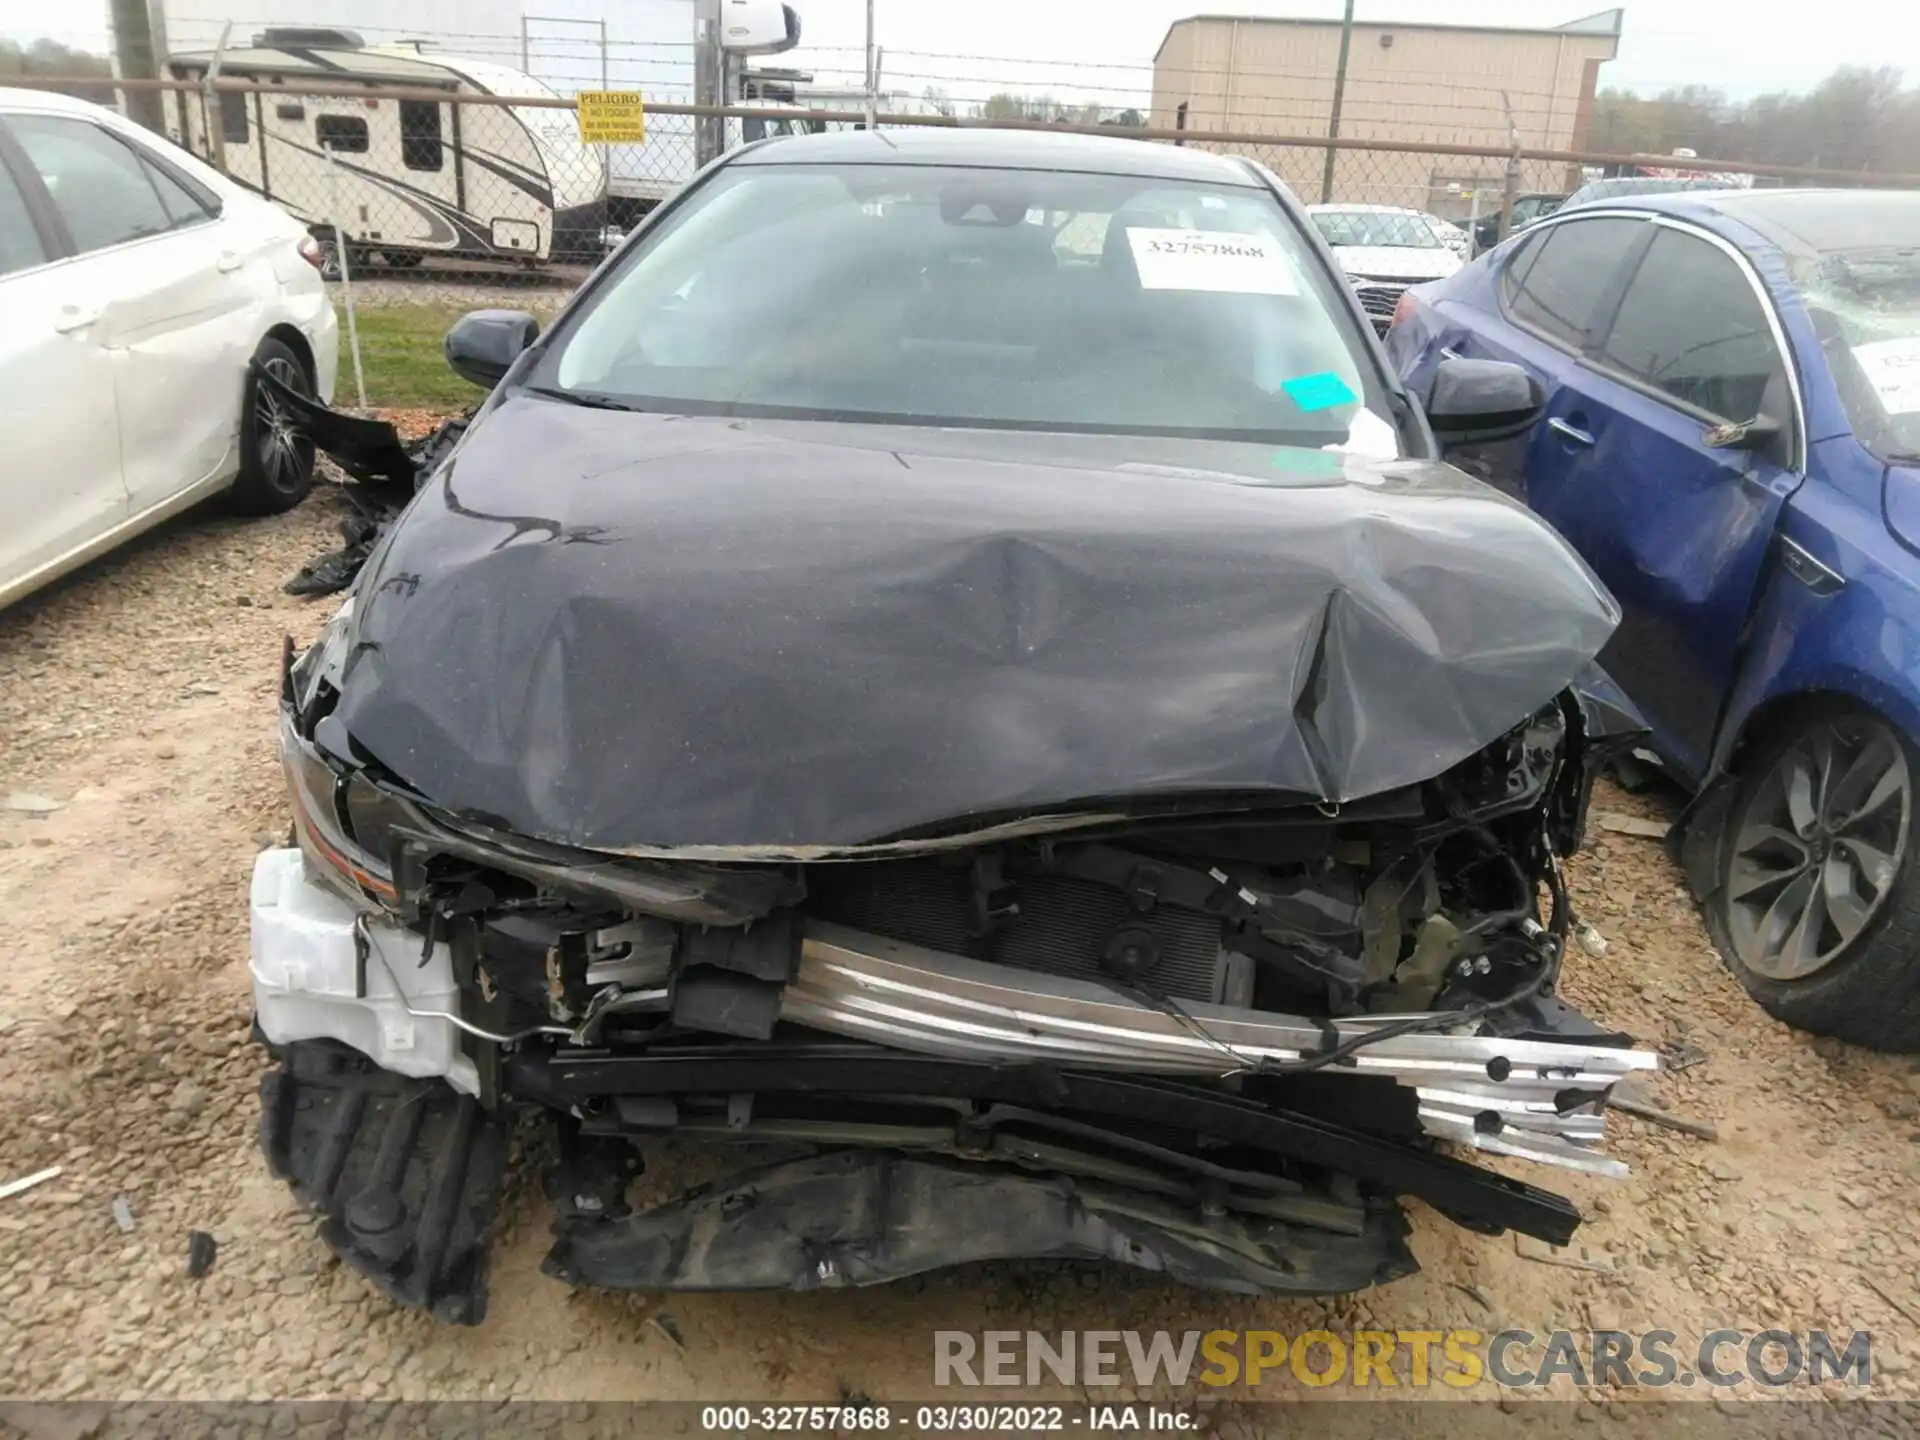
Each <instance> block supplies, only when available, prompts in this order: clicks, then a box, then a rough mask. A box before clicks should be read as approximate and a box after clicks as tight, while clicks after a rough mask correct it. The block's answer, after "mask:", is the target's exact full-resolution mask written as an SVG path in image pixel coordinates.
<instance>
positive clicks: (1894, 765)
mask: <svg viewBox="0 0 1920 1440" xmlns="http://www.w3.org/2000/svg"><path fill="white" fill-rule="evenodd" d="M1914 776H1915V760H1914V750H1913V748H1912V747H1911V746H1910V745H1909V744H1908V743H1907V742H1906V740H1904V739H1903V738H1902V737H1901V736H1900V735H1899V734H1898V733H1897V732H1896V731H1894V730H1893V729H1891V728H1890V727H1889V726H1888V725H1886V724H1885V723H1884V722H1882V721H1881V720H1879V719H1877V718H1875V717H1873V716H1869V715H1865V714H1859V713H1841V714H1830V715H1825V716H1820V717H1816V718H1811V719H1809V720H1807V721H1805V722H1803V723H1801V724H1800V725H1798V726H1797V727H1795V729H1794V730H1793V731H1792V732H1791V733H1789V734H1787V735H1784V736H1782V737H1781V738H1780V739H1779V740H1777V741H1776V742H1775V743H1774V744H1773V745H1772V746H1770V747H1768V748H1767V749H1766V750H1764V751H1763V752H1762V753H1761V754H1760V755H1758V756H1756V757H1755V761H1754V763H1753V765H1752V766H1751V767H1750V768H1749V769H1748V770H1747V771H1746V778H1745V779H1744V781H1743V782H1742V785H1741V793H1740V794H1739V796H1738V798H1737V799H1736V800H1735V802H1734V806H1733V813H1732V816H1731V824H1730V827H1729V830H1728V845H1727V848H1726V850H1725V852H1723V853H1725V854H1726V856H1727V859H1726V866H1727V868H1726V883H1725V885H1724V886H1723V887H1722V889H1721V891H1720V896H1719V904H1720V913H1719V915H1718V916H1717V917H1715V918H1716V919H1717V920H1718V921H1719V925H1718V926H1717V927H1716V928H1718V929H1719V930H1720V933H1721V937H1722V939H1723V943H1724V946H1725V948H1726V950H1727V951H1728V952H1729V954H1730V958H1731V959H1732V960H1733V962H1734V968H1735V970H1736V971H1737V972H1738V973H1739V975H1740V978H1741V980H1742V981H1743V983H1745V985H1746V987H1747V989H1748V990H1749V991H1751V992H1752V993H1753V995H1754V996H1755V998H1756V999H1758V1000H1759V1001H1760V1002H1761V1003H1762V1004H1763V1005H1765V1006H1766V1008H1767V1009H1768V1010H1769V1011H1771V1012H1772V1013H1773V1014H1774V1015H1776V1016H1778V1017H1779V1018H1780V1019H1782V1020H1785V1021H1786V1022H1787V1023H1789V1024H1791V1025H1798V1026H1801V1027H1803V1028H1805V1029H1809V1030H1814V1031H1819V1032H1824V1033H1828V1034H1832V1035H1837V1036H1839V1037H1840V1038H1842V1039H1846V1040H1853V1041H1855V1042H1857V1043H1860V1044H1864V1045H1872V1046H1876V1047H1879V1048H1885V1049H1910V1048H1913V1047H1915V1046H1916V1045H1920V884H1915V883H1914V881H1913V877H1912V875H1911V874H1910V873H1909V872H1911V871H1912V870H1913V868H1914V865H1913V854H1914V849H1915V847H1914V845H1913V843H1912V834H1913V822H1914V813H1913V801H1914Z"/></svg>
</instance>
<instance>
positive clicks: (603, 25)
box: [520, 20, 613, 90]
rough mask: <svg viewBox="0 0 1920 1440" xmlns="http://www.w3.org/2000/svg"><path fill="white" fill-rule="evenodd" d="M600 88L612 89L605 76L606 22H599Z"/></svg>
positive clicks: (523, 22)
mask: <svg viewBox="0 0 1920 1440" xmlns="http://www.w3.org/2000/svg"><path fill="white" fill-rule="evenodd" d="M520 23H521V24H523V25H524V24H525V23H526V22H525V21H524V20H523V21H521V22H520ZM600 88H601V89H602V90H611V89H612V88H613V84H612V81H611V80H609V78H608V76H607V22H606V21H604V20H602V21H601V22H600Z"/></svg>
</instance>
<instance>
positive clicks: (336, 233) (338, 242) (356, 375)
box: [323, 145, 367, 415]
mask: <svg viewBox="0 0 1920 1440" xmlns="http://www.w3.org/2000/svg"><path fill="white" fill-rule="evenodd" d="M323 148H324V149H325V150H326V152H327V192H328V200H327V218H328V219H330V220H331V221H332V222H333V255H334V263H335V264H337V265H338V266H339V267H340V298H341V302H342V303H343V304H345V305H346V307H347V350H348V352H349V353H350V354H351V355H352V356H353V384H354V388H355V390H357V391H358V392H359V395H360V413H361V414H362V415H364V414H366V413H367V372H366V370H365V368H363V367H362V366H361V364H360V327H359V326H358V325H357V324H356V323H355V321H354V314H353V267H352V266H351V265H350V264H349V263H348V261H347V234H346V231H344V230H342V229H341V228H340V161H339V159H338V158H337V157H336V156H335V155H334V153H333V147H332V146H331V145H328V146H324V147H323Z"/></svg>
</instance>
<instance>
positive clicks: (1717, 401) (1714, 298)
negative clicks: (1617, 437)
mask: <svg viewBox="0 0 1920 1440" xmlns="http://www.w3.org/2000/svg"><path fill="white" fill-rule="evenodd" d="M1601 356H1602V358H1603V359H1604V360H1605V361H1606V362H1607V363H1608V364H1609V365H1611V366H1612V367H1613V368H1614V369H1616V370H1620V371H1622V372H1624V373H1625V374H1628V375H1631V376H1633V377H1634V378H1635V379H1636V380H1640V381H1642V382H1644V383H1646V384H1648V385H1651V386H1652V387H1653V388H1654V389H1656V390H1658V391H1660V392H1661V393H1662V394H1665V395H1670V396H1672V397H1673V398H1674V399H1675V400H1678V401H1679V402H1680V403H1681V404H1683V405H1688V406H1691V407H1692V408H1694V409H1696V410H1701V411H1704V412H1705V413H1707V414H1709V415H1712V416H1715V417H1717V418H1718V419H1721V420H1727V421H1732V422H1734V423H1735V424H1740V423H1744V422H1745V421H1748V420H1751V419H1753V418H1754V417H1755V416H1757V415H1761V414H1763V413H1770V414H1771V417H1772V418H1773V419H1775V420H1778V421H1780V422H1781V423H1783V424H1784V423H1787V422H1788V421H1789V420H1790V419H1791V416H1789V415H1787V414H1785V413H1783V412H1784V409H1785V406H1786V403H1787V389H1786V364H1785V362H1784V361H1783V360H1782V358H1781V355H1780V350H1779V347H1777V346H1776V345H1775V344H1774V343H1773V332H1772V331H1771V329H1770V328H1769V327H1768V324H1767V312H1766V311H1765V310H1764V309H1763V308H1762V307H1761V304H1760V299H1759V297H1758V296H1757V295H1755V294H1754V293H1753V286H1752V285H1751V284H1750V283H1749V282H1748V280H1747V277H1746V276H1745V275H1744V274H1742V273H1741V271H1740V268H1739V266H1737V265H1735V264H1734V262H1733V261H1732V260H1731V259H1729V258H1728V257H1727V256H1726V255H1725V254H1723V253H1722V252H1721V251H1720V250H1718V249H1716V248H1715V247H1714V246H1712V245H1709V244H1708V243H1707V242H1706V241H1704V240H1700V239H1696V238H1695V237H1693V236H1691V235H1683V234H1681V233H1680V232H1679V231H1677V230H1661V231H1660V232H1659V233H1658V234H1657V235H1655V236H1654V238H1653V243H1652V244H1651V245H1650V246H1648V247H1647V253H1646V254H1645V255H1644V256H1643V257H1641V260H1640V268H1639V269H1638V270H1637V271H1636V272H1635V273H1634V277H1633V280H1632V282H1631V283H1630V284H1629V285H1628V286H1627V293H1626V295H1625V296H1624V297H1623V298H1622V300H1621V302H1620V313H1619V315H1618V316H1616V317H1615V319H1614V322H1613V329H1612V331H1611V332H1610V333H1609V334H1608V336H1607V340H1606V344H1605V345H1604V346H1602V347H1601Z"/></svg>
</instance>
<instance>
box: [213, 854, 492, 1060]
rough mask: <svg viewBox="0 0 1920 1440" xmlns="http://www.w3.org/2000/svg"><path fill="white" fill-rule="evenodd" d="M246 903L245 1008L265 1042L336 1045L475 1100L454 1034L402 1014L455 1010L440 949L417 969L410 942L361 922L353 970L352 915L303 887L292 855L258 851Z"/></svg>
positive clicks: (416, 947) (414, 944)
mask: <svg viewBox="0 0 1920 1440" xmlns="http://www.w3.org/2000/svg"><path fill="white" fill-rule="evenodd" d="M251 903H252V911H253V945H252V950H253V959H252V969H253V1006H254V1013H255V1017H256V1018H257V1019H258V1021H259V1023H260V1029H261V1031H262V1033H264V1034H265V1035H266V1037H267V1038H268V1039H269V1040H271V1041H273V1042H274V1043H275V1044H280V1045H285V1044H291V1043H293V1042H294V1041H297V1040H338V1041H340V1042H341V1043H342V1044H345V1045H350V1046H352V1047H353V1048H354V1049H355V1050H358V1051H359V1052H360V1053H361V1054H363V1055H365V1056H366V1057H367V1058H368V1059H370V1060H372V1061H373V1062H374V1064H376V1065H378V1066H379V1067H380V1068H381V1069H382V1070H388V1071H391V1072H392V1073H393V1074H396V1075H407V1076H412V1077H415V1078H418V1079H426V1078H431V1077H440V1078H444V1079H445V1080H446V1081H447V1083H448V1084H450V1085H452V1086H453V1087H454V1089H456V1090H459V1091H462V1092H464V1093H465V1094H468V1095H478V1094H479V1093H480V1079H479V1075H478V1073H477V1072H476V1071H475V1069H474V1064H473V1061H472V1060H471V1059H469V1058H468V1057H467V1056H466V1055H464V1054H462V1053H461V1051H460V1032H459V1029H458V1028H457V1027H456V1026H455V1025H454V1024H453V1023H452V1022H451V1021H449V1020H437V1019H433V1018H430V1017H428V1016H424V1015H418V1014H412V1013H409V1011H438V1012H442V1013H445V1014H458V1013H459V991H458V987H457V986H456V984H455V983H454V978H453V957H452V955H451V954H450V952H449V951H448V949H447V947H446V946H445V945H435V946H434V947H433V950H432V952H431V953H430V954H429V955H428V957H427V963H426V964H424V965H422V964H421V963H420V937H419V936H417V935H414V934H413V933H412V932H410V931H407V930H403V929H401V928H400V927H399V926H397V925H393V924H390V923H388V922H386V921H382V920H376V919H373V918H372V917H368V918H367V919H366V920H365V922H364V924H363V926H362V931H363V933H364V934H365V936H366V945H367V958H366V964H365V966H364V967H362V966H361V965H360V963H359V961H358V959H357V957H356V954H355V943H354V934H353V926H354V920H355V918H356V916H358V915H359V914H360V912H359V911H357V910H355V909H354V907H353V906H352V905H350V904H348V903H347V902H346V901H345V900H343V899H341V898H340V897H339V896H337V895H335V894H333V893H332V892H331V891H329V890H326V889H324V888H322V887H321V886H319V885H317V884H315V883H314V882H313V881H312V880H309V879H308V878H307V874H306V862H305V859H304V858H303V857H302V855H301V854H300V852H299V851H298V850H292V849H287V850H266V851H263V852H261V854H260V856H259V858H258V859H256V860H255V861H254V862H253V892H252V901H251ZM363 981H364V989H363V988H362V984H363Z"/></svg>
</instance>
